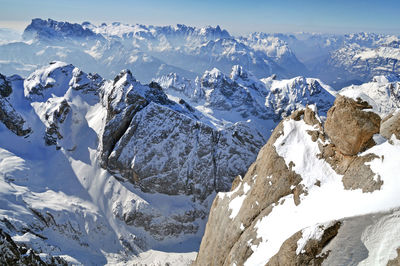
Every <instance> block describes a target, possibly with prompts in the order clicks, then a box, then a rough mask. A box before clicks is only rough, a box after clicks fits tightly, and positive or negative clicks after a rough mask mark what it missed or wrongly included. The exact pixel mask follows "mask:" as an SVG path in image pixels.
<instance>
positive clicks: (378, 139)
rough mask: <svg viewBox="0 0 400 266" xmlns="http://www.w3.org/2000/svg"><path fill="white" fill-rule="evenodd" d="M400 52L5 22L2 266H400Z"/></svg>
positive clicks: (280, 39) (315, 39)
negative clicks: (20, 26)
mask: <svg viewBox="0 0 400 266" xmlns="http://www.w3.org/2000/svg"><path fill="white" fill-rule="evenodd" d="M399 44H400V40H399V37H398V36H394V35H383V34H371V33H368V34H367V33H358V34H348V35H332V34H309V33H295V34H266V33H253V34H250V35H248V36H233V35H231V34H230V33H229V32H228V31H226V30H224V29H221V28H220V27H219V26H217V27H205V28H195V27H190V26H185V25H176V26H147V25H138V24H136V25H126V24H122V23H112V24H105V23H103V24H101V25H94V24H92V23H90V22H84V23H82V24H73V23H69V22H58V21H54V20H51V19H48V20H42V19H33V20H32V22H31V24H30V25H28V26H27V27H26V29H25V30H24V32H23V34H22V35H19V34H17V33H15V32H12V31H9V30H0V73H1V74H0V121H1V123H0V250H1V252H0V263H1V264H4V265H105V264H109V265H192V264H194V265H201V266H202V265H399V263H400V255H399V254H400V226H399V225H400V221H399V219H400V218H399V217H400V195H399V193H398V191H399V190H400V180H399V178H398V177H399V174H398V173H399V171H400V163H399V159H398V158H400V67H399V65H398V60H399V59H400V46H399Z"/></svg>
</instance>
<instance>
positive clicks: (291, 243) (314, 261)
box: [266, 221, 341, 266]
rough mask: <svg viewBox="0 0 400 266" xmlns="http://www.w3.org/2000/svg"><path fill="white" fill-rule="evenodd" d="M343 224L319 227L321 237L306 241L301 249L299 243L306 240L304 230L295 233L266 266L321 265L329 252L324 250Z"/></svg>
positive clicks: (337, 223)
mask: <svg viewBox="0 0 400 266" xmlns="http://www.w3.org/2000/svg"><path fill="white" fill-rule="evenodd" d="M340 225H341V223H340V222H338V221H337V222H335V223H332V224H329V225H328V226H324V225H318V230H320V231H321V232H319V236H318V237H316V238H311V239H308V241H306V243H304V244H303V245H302V247H301V248H300V249H301V250H300V249H299V247H298V242H299V241H301V239H302V238H304V237H305V236H304V234H305V232H304V230H302V231H299V232H297V233H295V234H294V235H293V236H291V237H290V238H288V239H287V240H286V241H285V242H283V244H282V246H281V248H280V249H279V252H278V253H277V254H276V255H274V256H273V257H272V258H271V259H270V261H268V263H267V264H266V265H268V266H273V265H276V266H279V265H321V264H322V262H323V261H324V259H325V258H326V257H328V256H329V251H328V252H326V253H324V252H322V250H323V249H324V247H326V245H327V244H328V243H329V241H331V240H332V238H334V237H335V236H336V235H337V234H338V230H339V228H340Z"/></svg>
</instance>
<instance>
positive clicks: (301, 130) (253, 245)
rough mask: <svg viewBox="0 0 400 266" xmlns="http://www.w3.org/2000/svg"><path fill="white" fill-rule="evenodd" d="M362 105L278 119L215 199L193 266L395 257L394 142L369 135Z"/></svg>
mask: <svg viewBox="0 0 400 266" xmlns="http://www.w3.org/2000/svg"><path fill="white" fill-rule="evenodd" d="M367 106H368V103H366V102H362V101H360V100H359V101H356V100H352V99H349V98H345V97H341V96H340V97H338V98H337V99H336V101H335V104H334V105H333V107H331V109H330V110H329V111H328V114H327V119H326V122H325V123H323V122H322V121H321V120H320V119H319V117H318V116H316V115H315V111H316V110H315V109H314V108H315V107H313V108H311V107H308V108H306V109H304V110H300V111H296V112H294V113H293V114H292V115H291V116H290V117H289V118H287V119H284V120H283V121H282V122H281V123H280V124H279V125H278V126H277V127H276V129H275V130H274V132H273V133H272V135H271V137H270V139H269V140H268V142H267V144H266V145H265V146H264V147H263V148H262V149H261V151H260V152H259V154H258V157H257V160H256V161H255V162H254V163H253V164H252V166H251V167H250V168H249V170H248V172H247V173H246V175H245V176H244V177H243V178H241V177H238V178H237V180H235V182H234V183H233V186H232V189H231V191H230V192H227V193H219V194H218V195H217V197H216V198H215V200H214V202H213V205H212V208H211V211H210V215H209V220H208V223H207V226H206V231H205V234H204V237H203V240H202V243H201V246H200V250H199V253H198V256H197V258H196V261H195V265H265V264H267V265H305V264H307V265H308V264H313V265H321V264H324V265H325V264H326V265H343V264H348V263H361V264H362V265H369V263H378V262H379V264H384V263H387V262H389V261H395V259H396V257H397V251H396V250H397V249H398V247H399V246H400V242H399V241H398V239H399V235H398V231H396V230H397V229H396V228H397V227H393V228H389V227H390V226H386V225H388V224H391V223H392V222H394V221H395V220H396V219H397V218H396V214H395V213H397V210H396V208H398V207H399V205H400V201H399V200H398V197H397V196H396V192H395V189H396V188H398V187H399V186H400V185H399V182H398V180H397V173H396V172H397V171H398V170H399V166H398V163H396V162H395V161H396V159H394V158H393V154H399V153H400V148H399V147H400V146H399V143H398V141H397V139H396V138H393V137H392V138H391V140H392V141H388V139H385V138H383V137H382V135H379V134H378V133H379V126H380V117H379V116H378V115H377V114H375V113H373V112H370V111H368V110H365V107H367ZM340 118H342V119H340ZM344 120H346V121H349V122H348V123H346V125H343V124H342V123H343V121H344ZM351 121H353V122H351ZM387 121H389V119H388V120H387ZM382 124H384V123H382ZM394 124H395V122H394V120H393V121H392V122H391V125H394ZM366 125H371V127H368V126H366ZM383 128H390V126H386V127H383ZM393 131H395V130H393ZM354 132H360V134H358V133H357V134H355V133H354ZM374 134H375V135H374ZM388 135H391V134H386V136H388ZM372 139H373V140H374V142H372ZM342 142H345V143H346V145H342V144H343V143H342ZM360 143H368V145H367V146H365V145H360ZM349 149H350V150H351V151H349ZM392 153H393V154H392ZM367 202H369V203H367ZM388 210H390V211H388ZM381 212H382V213H381ZM364 214H367V215H366V216H363V217H359V216H357V215H364ZM345 217H351V218H345ZM383 224H385V226H383ZM361 235H362V237H361V238H360V236H361ZM377 235H382V237H374V236H377ZM383 235H384V236H383ZM383 243H385V244H386V245H387V246H386V247H387V248H385V250H382V249H380V248H378V246H380V245H382V244H383ZM350 250H351V251H350Z"/></svg>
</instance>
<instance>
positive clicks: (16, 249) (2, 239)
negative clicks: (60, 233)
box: [0, 228, 68, 266]
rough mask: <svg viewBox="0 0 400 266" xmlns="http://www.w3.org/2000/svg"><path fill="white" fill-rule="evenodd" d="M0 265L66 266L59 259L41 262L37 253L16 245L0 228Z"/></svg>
mask: <svg viewBox="0 0 400 266" xmlns="http://www.w3.org/2000/svg"><path fill="white" fill-rule="evenodd" d="M0 263H1V264H2V265H10V266H11V265H68V263H67V261H65V260H64V259H62V258H60V257H48V258H47V261H43V260H42V259H41V258H40V256H39V254H38V252H35V251H34V250H32V249H30V248H27V247H25V246H23V245H20V244H17V243H15V242H14V240H13V239H12V238H11V236H10V235H9V234H7V233H6V232H4V231H3V230H2V229H1V228H0Z"/></svg>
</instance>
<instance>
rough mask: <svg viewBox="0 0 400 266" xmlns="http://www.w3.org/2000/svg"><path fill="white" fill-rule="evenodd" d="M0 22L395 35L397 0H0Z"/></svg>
mask: <svg viewBox="0 0 400 266" xmlns="http://www.w3.org/2000/svg"><path fill="white" fill-rule="evenodd" d="M0 6H1V9H0V27H3V28H4V27H9V28H10V27H11V28H14V29H19V30H23V29H24V28H25V27H26V25H27V24H29V22H30V20H31V19H32V18H37V17H39V18H44V19H47V18H52V19H55V20H60V21H69V22H79V23H81V22H83V21H90V22H93V23H95V24H98V23H101V22H107V23H108V22H114V21H118V22H123V23H128V24H134V23H141V24H153V25H169V24H177V23H182V24H187V25H192V26H206V25H212V26H216V25H220V26H221V27H222V28H225V29H227V30H228V31H230V32H231V33H233V34H243V33H249V32H253V31H264V32H298V31H307V32H332V33H344V32H359V31H367V32H378V33H394V34H400V19H399V14H400V0H375V1H372V0H330V1H326V0H279V1H278V0H197V1H194V0H169V1H168V0H97V1H94V0H0Z"/></svg>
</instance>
